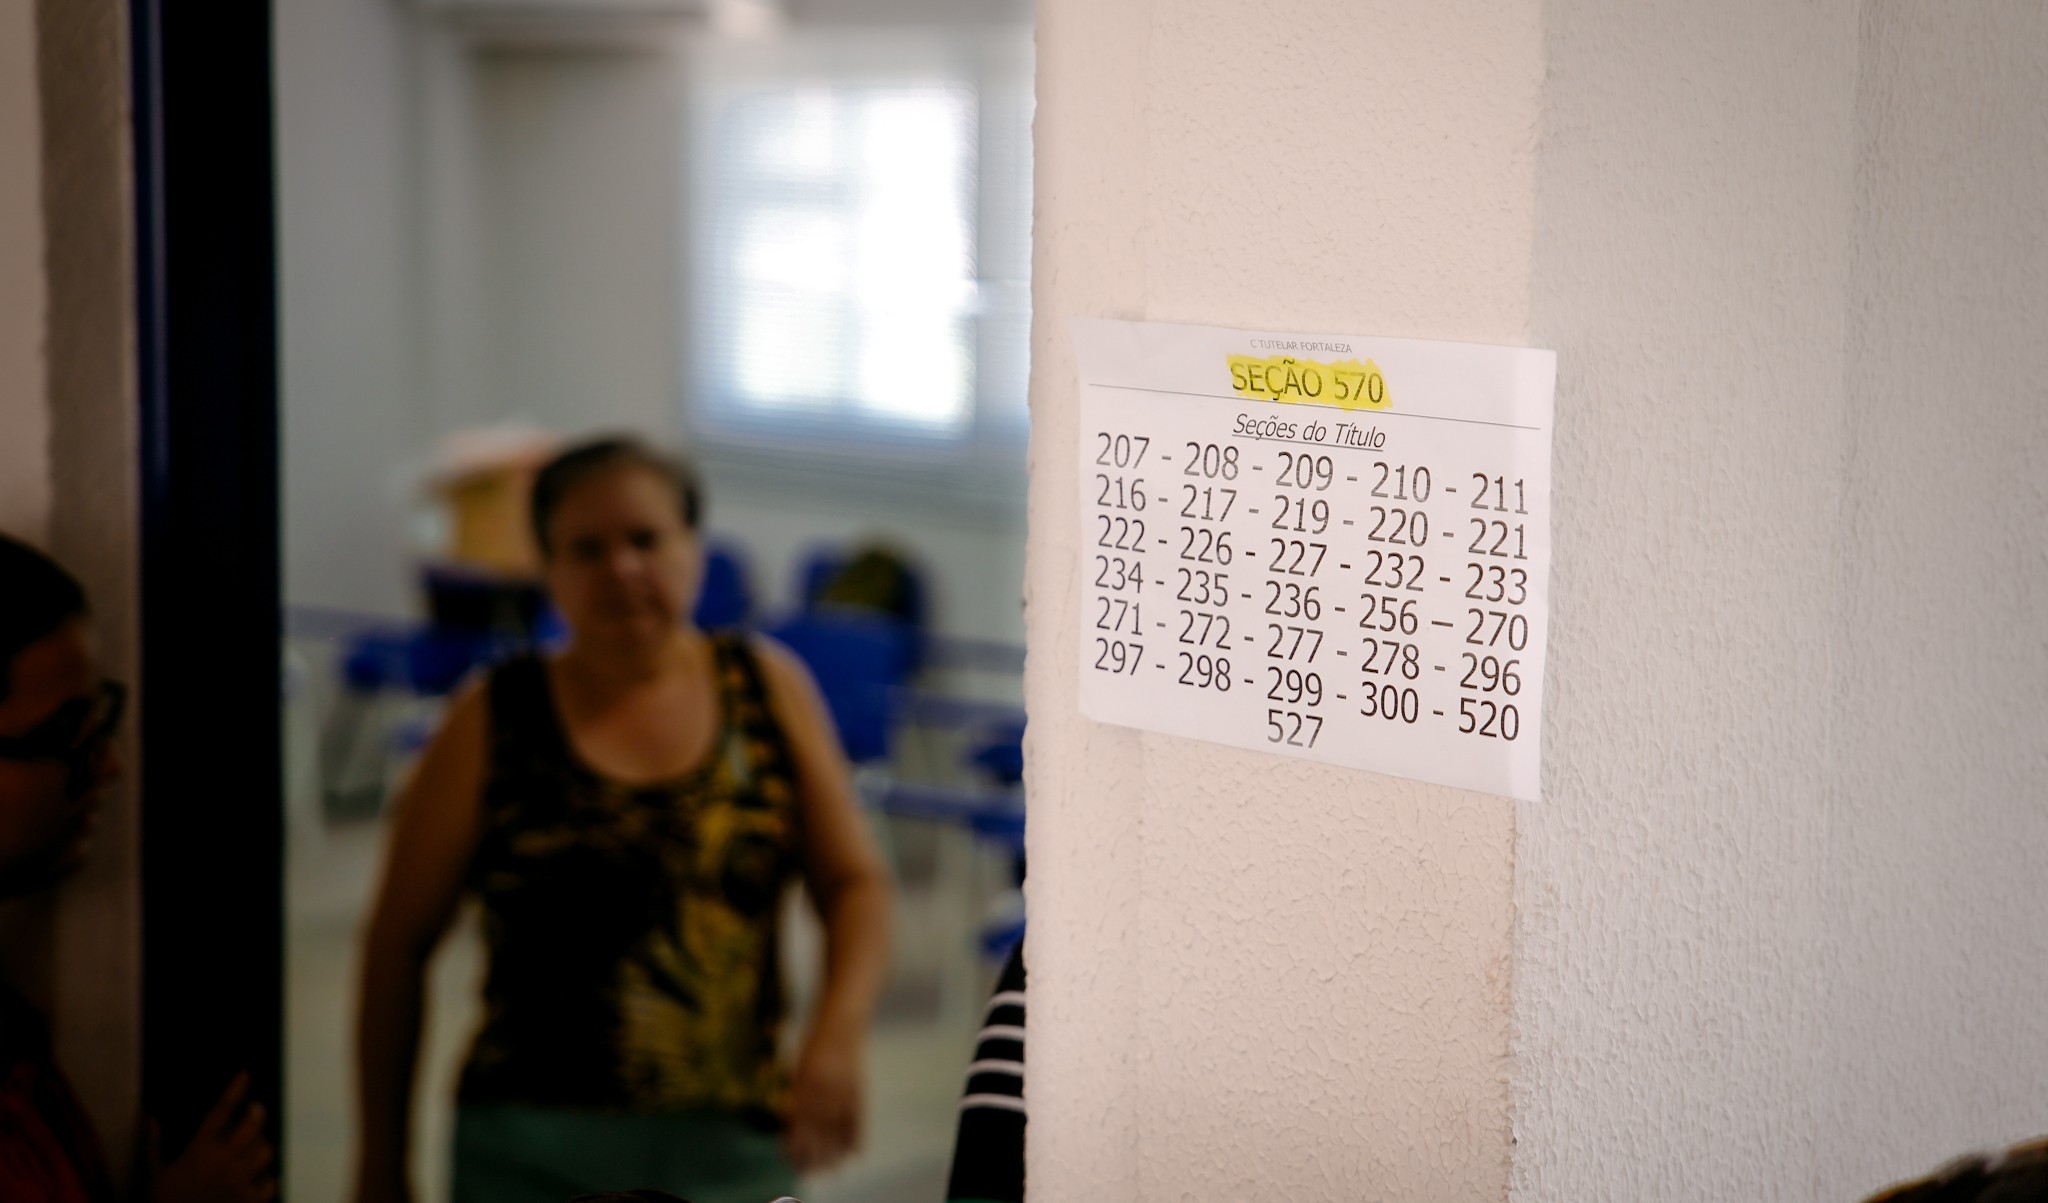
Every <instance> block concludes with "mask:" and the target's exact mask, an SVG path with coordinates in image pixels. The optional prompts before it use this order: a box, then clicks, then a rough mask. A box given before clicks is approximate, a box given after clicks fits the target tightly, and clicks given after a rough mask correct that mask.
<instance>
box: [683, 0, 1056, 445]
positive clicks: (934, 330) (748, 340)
mask: <svg viewBox="0 0 2048 1203" xmlns="http://www.w3.org/2000/svg"><path fill="white" fill-rule="evenodd" d="M813 36H814V37H815V35H813ZM1024 55H1028V49H1027V50H1025V51H1024V52H1023V54H1020V53H1018V52H1017V49H1016V47H1015V46H1012V45H1007V44H1005V39H1002V38H996V37H991V36H989V35H986V34H978V35H975V36H974V37H973V38H972V39H965V38H962V37H959V36H955V37H951V38H937V37H934V38H932V39H928V40H926V41H924V42H920V41H918V40H916V39H903V40H898V41H894V42H892V43H891V44H890V45H889V47H888V48H887V49H886V50H885V51H883V52H881V53H880V54H877V53H876V52H875V51H874V50H868V51H865V52H864V51H863V50H862V48H861V47H860V46H859V45H858V44H854V45H846V46H836V47H835V46H833V45H831V44H829V39H828V40H826V44H819V43H817V42H815V41H814V42H812V43H810V44H807V45H799V46H795V47H790V46H765V47H764V46H744V47H739V48H734V49H732V50H731V52H730V53H728V54H722V55H721V54H716V53H712V54H707V55H705V56H700V68H701V69H700V70H699V71H697V72H695V73H694V74H695V77H696V79H697V87H696V91H695V109H696V121H695V128H696V130H697V144H696V146H695V147H694V148H693V151H692V154H691V155H690V156H689V158H688V163H689V170H691V171H692V174H693V175H694V176H695V177H696V178H695V181H694V186H693V187H692V189H691V195H693V196H694V197H695V206H694V212H693V216H692V223H691V224H692V225H693V227H694V231H693V232H694V237H693V238H692V239H691V246H692V261H691V264H690V267H691V273H690V277H691V279H692V280H693V281H694V289H693V292H694V296H693V298H692V302H693V303H692V305H691V312H692V313H693V314H694V318H693V321H692V327H693V329H692V338H691V339H690V344H691V346H692V348H693V352H692V356H691V360H690V363H689V365H688V367H687V370H686V372H685V384H686V388H687V390H688V393H689V397H688V409H689V411H690V412H689V417H690V422H691V425H692V427H693V428H694V429H695V430H697V431H698V433H699V435H700V437H709V438H711V439H713V440H714V441H727V442H740V443H772V444H773V445H774V446H775V447H776V448H777V449H778V450H780V451H784V452H787V451H790V450H798V449H801V448H802V447H803V446H805V445H811V446H817V447H820V448H823V447H828V446H829V447H830V448H831V449H832V450H833V451H834V453H835V454H837V453H840V452H843V451H844V450H845V449H846V448H847V446H848V445H849V444H853V445H856V446H864V447H865V448H867V449H868V450H869V451H870V452H874V451H880V452H882V453H884V454H885V455H887V456H891V457H907V458H913V459H915V458H919V457H936V458H942V459H948V460H953V461H958V460H960V459H961V458H963V456H964V457H966V458H970V459H971V458H976V457H977V456H978V455H981V454H995V453H997V452H998V451H999V450H1001V449H1003V448H1006V447H1007V448H1009V449H1011V450H1012V452H1013V453H1014V447H1015V445H1016V444H1017V442H1018V441H1019V439H1020V437H1021V435H1022V432H1023V426H1024V414H1025V398H1024V391H1025V381H1026V375H1027V372H1026V365H1027V361H1028V339H1029V332H1030V311H1029V282H1028V272H1029V261H1030V250H1029V239H1030V206H1031V195H1030V194H1031V176H1030V172H1031V157H1030V156H1031V151H1030V119H1031V101H1030V92H1029V74H1028V70H1029V69H1028V64H1025V63H1020V62H1019V61H1018V60H1020V59H1022V58H1023V57H1024Z"/></svg>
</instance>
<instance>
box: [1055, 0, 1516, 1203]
mask: <svg viewBox="0 0 2048 1203" xmlns="http://www.w3.org/2000/svg"><path fill="white" fill-rule="evenodd" d="M1038 14H1039V28H1038V35H1039V36H1038V46H1039V57H1038V62H1039V86H1038V106H1039V107H1038V125H1037V132H1036V138H1037V148H1038V150H1037V195H1038V207H1037V224H1036V230H1035V246H1034V266H1033V305H1034V314H1035V317H1034V323H1035V325H1034V334H1033V351H1034V354H1033V372H1032V386H1031V387H1032V410H1033V428H1032V450H1031V473H1032V477H1031V502H1030V527H1029V553H1028V561H1027V568H1026V588H1027V599H1026V607H1027V609H1026V623H1027V631H1028V639H1029V645H1030V664H1029V668H1028V670H1027V681H1026V692H1027V698H1028V704H1029V707H1030V710H1031V715H1032V720H1031V728H1030V733H1029V742H1028V753H1029V761H1030V774H1031V786H1030V789H1031V806H1032V817H1031V827H1030V832H1029V836H1028V843H1029V852H1030V858H1031V875H1030V878H1029V880H1028V882H1027V883H1026V890H1027V893H1028V896H1029V901H1030V908H1031V935H1030V948H1029V955H1030V958H1031V975H1032V978H1031V991H1032V1003H1031V1016H1030V1022H1031V1037H1030V1039H1031V1065H1032V1069H1031V1082H1030V1096H1031V1105H1032V1120H1031V1135H1030V1141H1029V1147H1028V1149H1027V1157H1028V1169H1029V1180H1030V1189H1031V1192H1032V1196H1033V1197H1034V1198H1038V1199H1054V1200H1058V1199H1083V1198H1102V1199H1120V1200H1155V1199H1182V1198H1189V1199H1281V1198H1300V1199H1378V1198H1386V1199H1450V1198H1470V1199H1486V1198H1493V1199H1498V1198H1501V1197H1502V1196H1503V1195H1504V1194H1505V1192H1506V1183H1507V1174H1508V1156H1509V1145H1508V1083H1507V1054H1508V979H1507V973H1508V956H1509V928H1510V903H1511V895H1510V891H1511V884H1510V871H1511V863H1510V856H1511V851H1512V841H1513V825H1514V811H1513V809H1512V804H1511V803H1509V802H1507V801H1505V800H1503V799H1499V798H1491V797H1482V796H1479V795H1474V794H1466V793H1460V792H1458V791H1454V790H1449V789H1441V788H1436V787H1431V786H1426V785H1422V784H1419V783H1415V782H1409V781H1400V780H1395V779H1392V778H1387V777H1380V776H1374V775H1370V774H1363V773H1354V772H1348V771H1343V770H1339V769H1335V768H1330V767H1326V766H1319V765H1312V764H1307V763H1302V762H1298V761H1290V760H1285V759H1281V758H1277V757H1270V756H1264V755H1260V754H1256V753H1249V752H1241V751H1236V750H1231V749H1225V748H1220V747H1212V746H1208V745H1203V744H1198V743H1192V742H1189V741H1185V740H1179V739H1172V738H1167V737H1163V736H1153V735H1144V734H1138V733H1135V732H1132V731H1128V730H1124V729H1121V728H1113V727H1107V726H1098V725H1095V724H1093V723H1090V722H1088V721H1086V720H1084V719H1082V718H1081V717H1080V716H1079V714H1078V713H1077V711H1076V707H1075V689H1076V682H1075V673H1076V671H1077V669H1076V651H1075V648H1076V640H1077V638H1078V635H1079V632H1078V622H1079V617H1078V616H1079V605H1078V603H1079V599H1080V584H1079V579H1078V575H1077V573H1076V571H1075V567H1076V564H1077V562H1078V558H1079V551H1080V549H1079V545H1078V537H1079V532H1080V526H1079V522H1078V515H1077V513H1076V511H1075V504H1074V498H1075V495H1076V492H1077V489H1076V486H1075V482H1074V473H1075V471H1076V466H1075V462H1076V458H1077V456H1078V448H1079V440H1080V434H1081V432H1080V431H1079V430H1078V428H1077V426H1076V421H1077V408H1076V407H1077V389H1076V384H1075V380H1074V367H1073V356H1072V351H1071V347H1070V345H1069V343H1068V338H1067V332H1066V325H1065V323H1066V321H1067V319H1068V318H1070V317H1073V316H1076V315H1093V316H1105V317H1124V318H1147V319H1156V320H1166V321H1187V322H1213V323H1217V324H1223V325H1233V326H1248V327H1255V328H1257V327H1265V328H1273V329H1283V330H1284V329H1303V328H1306V329H1315V330H1356V331H1370V332H1377V333H1383V334H1391V335H1420V336H1429V337H1436V338H1450V339H1465V340H1472V341H1488V342H1506V343H1517V342H1521V341H1523V340H1524V338H1525V337H1526V333H1527V331H1526V326H1527V321H1528V314H1527V311H1526V301H1527V296H1528V289H1529V280H1528V268H1529V263H1530V252H1529V246H1530V239H1531V236H1532V221H1533V213H1532V198H1533V191H1534V188H1533V182H1532V172H1533V151H1534V141H1535V128H1536V115H1537V94H1538V87H1539V84H1540V81H1541V57H1540V46H1539V32H1538V28H1537V12H1536V6H1535V4H1534V3H1522V4H1507V5H1503V4H1497V3H1478V2H1476V0H1474V2H1463V3H1438V2H1433V0H1428V2H1426V0H1377V2H1372V3H1361V2H1359V0H1275V2H1268V3H1258V4H1247V3H1242V2H1240V0H1184V2H1179V3H1152V2H1149V0H1116V2H1105V0H1041V3H1040V4H1039V7H1038Z"/></svg>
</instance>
